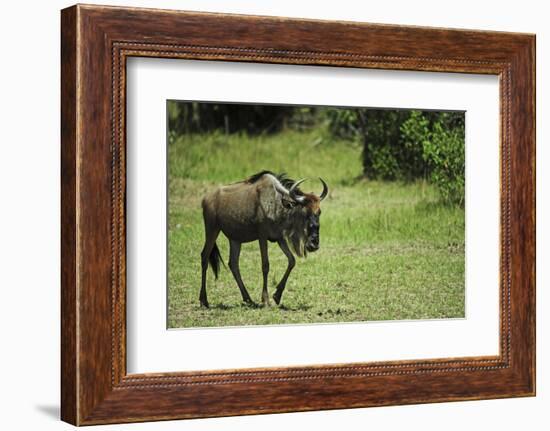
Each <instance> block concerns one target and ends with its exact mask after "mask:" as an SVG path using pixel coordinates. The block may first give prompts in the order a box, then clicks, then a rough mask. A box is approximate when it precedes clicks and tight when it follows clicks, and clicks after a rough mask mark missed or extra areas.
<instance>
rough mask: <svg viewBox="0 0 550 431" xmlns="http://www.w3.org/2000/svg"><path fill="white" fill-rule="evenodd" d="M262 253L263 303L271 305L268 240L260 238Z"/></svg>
mask: <svg viewBox="0 0 550 431" xmlns="http://www.w3.org/2000/svg"><path fill="white" fill-rule="evenodd" d="M259 242H260V254H261V256H262V275H263V287H262V304H263V305H264V306H268V305H269V293H268V292H267V276H268V274H269V256H268V255H267V240H266V239H265V238H260V240H259Z"/></svg>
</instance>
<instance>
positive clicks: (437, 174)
mask: <svg viewBox="0 0 550 431" xmlns="http://www.w3.org/2000/svg"><path fill="white" fill-rule="evenodd" d="M423 149H424V159H425V160H426V162H427V163H428V165H429V166H430V182H432V183H433V184H435V186H436V187H437V189H438V190H439V193H440V194H441V198H442V200H443V201H444V202H445V203H447V204H455V205H460V206H463V205H464V183H465V182H464V166H465V154H464V153H465V151H464V128H462V127H456V128H453V129H447V128H444V127H443V126H442V123H441V122H437V123H435V124H434V125H433V130H432V132H431V139H429V140H425V141H424V142H423Z"/></svg>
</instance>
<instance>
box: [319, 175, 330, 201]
mask: <svg viewBox="0 0 550 431" xmlns="http://www.w3.org/2000/svg"><path fill="white" fill-rule="evenodd" d="M319 180H320V181H321V182H322V183H323V192H322V193H321V196H319V199H320V200H323V199H324V198H326V197H327V195H328V186H327V183H325V182H324V181H323V179H322V178H321V177H319Z"/></svg>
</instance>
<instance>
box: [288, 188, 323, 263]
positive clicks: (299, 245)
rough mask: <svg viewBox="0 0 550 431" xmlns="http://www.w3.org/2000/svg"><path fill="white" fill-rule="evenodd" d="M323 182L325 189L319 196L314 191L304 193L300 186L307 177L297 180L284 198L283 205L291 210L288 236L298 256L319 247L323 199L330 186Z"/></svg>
mask: <svg viewBox="0 0 550 431" xmlns="http://www.w3.org/2000/svg"><path fill="white" fill-rule="evenodd" d="M319 180H320V181H321V183H322V184H323V191H322V192H321V194H320V195H319V196H317V195H316V194H314V193H303V192H302V191H301V190H300V189H299V188H298V186H299V185H300V184H301V183H303V182H304V181H305V179H302V180H299V181H296V182H294V183H293V184H292V186H291V187H290V188H289V191H288V199H283V205H285V207H286V208H287V209H288V210H289V224H288V228H287V229H286V232H285V233H286V237H287V239H288V240H289V241H290V243H291V245H292V248H293V249H294V251H295V252H296V254H297V255H298V256H305V255H306V254H307V252H310V253H311V252H314V251H317V250H318V249H319V246H320V239H319V229H320V227H321V223H320V217H321V201H322V200H323V199H324V198H325V197H326V196H327V195H328V186H327V184H326V183H325V182H324V181H323V179H322V178H319Z"/></svg>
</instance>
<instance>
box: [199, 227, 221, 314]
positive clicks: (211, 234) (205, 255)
mask: <svg viewBox="0 0 550 431" xmlns="http://www.w3.org/2000/svg"><path fill="white" fill-rule="evenodd" d="M204 230H205V239H204V247H203V249H202V252H201V266H202V278H201V292H200V295H199V301H200V303H201V305H202V306H203V307H206V308H208V299H207V297H206V271H207V270H208V262H209V260H210V257H211V254H212V252H214V251H215V252H216V253H218V256H219V251H218V248H217V247H216V239H217V238H218V235H219V234H220V229H219V228H217V227H212V226H209V225H208V224H207V223H206V222H205V223H204ZM214 248H215V250H214ZM218 256H213V257H214V258H217V257H218ZM212 269H213V270H214V275H215V276H216V278H217V277H218V273H217V272H218V267H217V266H213V268H212Z"/></svg>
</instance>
